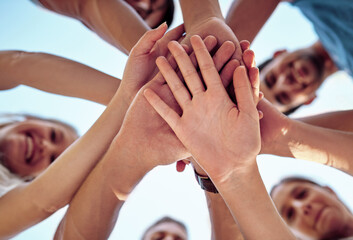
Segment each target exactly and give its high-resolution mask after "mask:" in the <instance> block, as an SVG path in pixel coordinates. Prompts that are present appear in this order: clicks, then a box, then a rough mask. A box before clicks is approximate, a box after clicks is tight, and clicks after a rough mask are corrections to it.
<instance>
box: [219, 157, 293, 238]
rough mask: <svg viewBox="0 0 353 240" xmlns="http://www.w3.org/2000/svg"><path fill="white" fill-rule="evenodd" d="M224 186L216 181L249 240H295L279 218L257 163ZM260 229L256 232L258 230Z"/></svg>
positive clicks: (231, 177)
mask: <svg viewBox="0 0 353 240" xmlns="http://www.w3.org/2000/svg"><path fill="white" fill-rule="evenodd" d="M254 163H255V164H254V165H253V166H252V167H249V168H248V169H246V170H244V169H242V171H238V172H236V173H235V174H233V175H230V177H229V178H228V179H227V180H226V181H224V182H222V183H220V182H215V184H216V186H217V189H218V190H219V191H220V193H221V195H222V197H223V199H224V200H225V202H226V203H227V205H228V207H229V209H230V211H231V212H232V214H233V216H234V218H235V219H236V220H237V223H238V225H239V228H240V230H241V232H242V233H243V236H244V238H246V239H279V240H281V239H295V237H294V236H293V235H292V233H291V232H290V230H289V229H288V227H287V225H286V224H285V223H284V221H283V220H282V218H281V217H280V216H279V214H278V212H277V210H276V208H275V206H274V205H273V203H272V200H271V198H270V197H269V195H268V193H267V191H266V188H265V186H264V184H263V182H262V179H261V176H260V173H259V171H258V169H257V165H256V162H254ZM254 226H256V231H254Z"/></svg>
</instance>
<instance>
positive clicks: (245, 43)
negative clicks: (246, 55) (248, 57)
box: [240, 40, 250, 52]
mask: <svg viewBox="0 0 353 240" xmlns="http://www.w3.org/2000/svg"><path fill="white" fill-rule="evenodd" d="M240 47H241V50H242V51H243V52H244V51H245V50H247V49H250V42H249V41H248V40H241V41H240Z"/></svg>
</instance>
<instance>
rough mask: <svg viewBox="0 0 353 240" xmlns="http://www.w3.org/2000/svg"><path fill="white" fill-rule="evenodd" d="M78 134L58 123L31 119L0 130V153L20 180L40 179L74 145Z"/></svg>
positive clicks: (3, 161) (4, 163) (5, 163)
mask: <svg viewBox="0 0 353 240" xmlns="http://www.w3.org/2000/svg"><path fill="white" fill-rule="evenodd" d="M75 139H77V135H76V133H75V132H74V131H73V130H72V129H70V128H68V127H66V126H64V125H61V124H59V123H54V122H50V121H45V120H37V119H30V120H25V121H22V122H15V123H12V124H9V125H6V126H4V127H2V128H1V129H0V154H1V160H2V163H3V165H4V166H5V167H7V168H8V169H9V170H10V171H11V172H13V173H15V174H18V175H19V176H21V177H26V176H32V177H35V176H37V175H38V174H39V173H40V172H42V171H43V170H44V169H46V168H47V167H48V166H49V165H50V164H51V163H52V162H53V161H54V160H55V159H56V158H57V157H58V156H59V155H60V154H61V153H62V152H63V151H64V150H65V149H66V148H67V147H68V146H69V145H70V144H71V143H73V142H74V141H75Z"/></svg>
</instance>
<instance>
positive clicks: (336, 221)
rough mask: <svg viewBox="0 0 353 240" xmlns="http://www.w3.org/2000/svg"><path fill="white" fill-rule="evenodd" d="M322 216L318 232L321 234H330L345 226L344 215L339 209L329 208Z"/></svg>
mask: <svg viewBox="0 0 353 240" xmlns="http://www.w3.org/2000/svg"><path fill="white" fill-rule="evenodd" d="M324 214H325V215H323V216H322V218H323V219H322V221H321V222H320V224H319V225H318V227H317V228H318V232H320V234H321V236H328V235H330V234H332V233H335V232H338V231H339V230H340V229H342V228H343V227H344V221H345V219H344V217H343V216H342V215H344V214H342V213H341V212H340V211H338V210H337V209H329V210H327V211H326V212H325V213H324Z"/></svg>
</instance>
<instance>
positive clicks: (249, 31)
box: [226, 0, 281, 42]
mask: <svg viewBox="0 0 353 240" xmlns="http://www.w3.org/2000/svg"><path fill="white" fill-rule="evenodd" d="M280 2H281V0H234V1H233V3H232V5H231V7H230V8H229V11H228V14H227V17H226V23H227V24H228V26H229V27H230V28H231V29H232V30H233V32H234V33H235V34H236V35H237V37H238V39H240V40H248V41H249V42H252V41H253V40H254V39H255V37H256V35H257V34H258V32H259V31H260V30H261V28H262V27H263V25H264V24H265V23H266V21H267V19H268V18H269V17H270V16H271V14H272V13H273V12H274V10H275V9H276V7H277V5H278V4H279V3H280Z"/></svg>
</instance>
